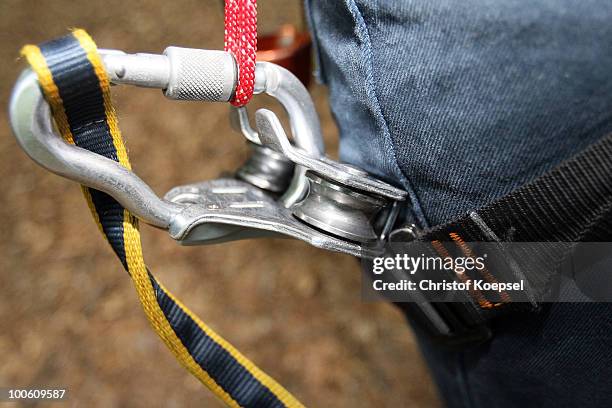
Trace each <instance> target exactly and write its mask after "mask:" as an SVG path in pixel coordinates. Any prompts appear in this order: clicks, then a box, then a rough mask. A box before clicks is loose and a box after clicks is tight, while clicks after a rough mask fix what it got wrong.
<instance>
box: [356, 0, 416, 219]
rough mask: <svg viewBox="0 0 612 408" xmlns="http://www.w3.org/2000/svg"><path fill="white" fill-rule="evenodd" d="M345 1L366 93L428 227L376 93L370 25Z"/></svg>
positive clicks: (399, 172) (394, 161)
mask: <svg viewBox="0 0 612 408" xmlns="http://www.w3.org/2000/svg"><path fill="white" fill-rule="evenodd" d="M345 2H346V5H347V7H348V10H349V12H350V13H351V15H352V16H353V19H354V21H355V28H356V30H355V33H356V35H357V38H358V40H359V41H360V42H361V46H360V47H359V48H360V49H362V47H363V51H362V55H363V57H364V61H365V66H366V70H365V71H366V73H365V74H366V75H365V80H366V82H367V84H366V86H365V87H364V88H365V90H366V93H370V94H371V100H372V101H373V108H374V110H375V112H374V114H375V117H376V119H377V120H378V121H380V125H381V128H382V130H383V137H384V140H385V147H389V148H390V151H391V154H392V156H393V158H392V165H393V167H394V171H395V172H396V174H397V175H399V177H400V182H401V184H402V185H403V186H404V188H406V190H407V192H408V196H409V198H410V201H411V204H412V213H413V215H414V217H415V218H416V220H417V222H418V223H419V224H420V226H421V227H423V228H426V227H428V222H427V219H426V218H425V214H424V213H423V210H422V208H421V204H420V201H419V199H418V197H417V195H416V193H415V191H414V189H413V188H412V184H411V183H410V181H409V180H408V177H407V176H406V174H404V172H403V171H402V169H401V168H400V166H399V164H398V161H397V153H396V149H395V144H394V143H393V139H392V138H391V132H390V130H389V125H388V123H387V119H386V118H385V116H384V114H383V111H382V108H381V106H380V102H379V100H378V95H377V93H376V85H375V81H374V69H373V66H372V44H371V42H370V35H369V32H368V27H367V25H366V23H365V20H364V18H363V15H362V14H361V11H360V10H359V7H358V6H357V3H356V2H355V0H345Z"/></svg>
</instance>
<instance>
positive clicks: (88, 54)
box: [22, 30, 302, 407]
mask: <svg viewBox="0 0 612 408" xmlns="http://www.w3.org/2000/svg"><path fill="white" fill-rule="evenodd" d="M22 54H23V55H24V56H25V57H26V58H27V60H28V62H29V63H30V65H31V67H32V69H33V70H34V71H35V72H36V74H37V76H38V80H39V83H40V86H41V89H42V91H43V94H44V96H45V98H46V100H47V102H48V103H49V105H50V107H51V111H52V114H53V118H54V119H55V122H56V125H57V128H58V129H59V131H60V133H61V135H62V137H63V138H64V139H65V140H66V141H67V142H68V143H71V144H75V145H76V146H78V147H81V148H84V149H87V150H90V151H92V152H95V153H98V154H100V155H102V156H105V157H107V158H109V159H112V160H115V161H117V162H119V163H120V164H121V165H123V166H124V167H126V168H128V169H131V165H130V162H129V159H128V155H127V152H126V149H125V145H124V143H123V139H122V136H121V132H120V130H119V126H118V121H117V116H116V114H115V111H114V108H113V106H112V103H111V99H110V83H109V80H108V78H107V76H106V72H105V70H104V66H103V64H102V60H101V58H100V56H99V55H98V53H97V49H96V45H95V43H94V42H93V40H92V39H91V37H90V36H89V35H88V34H87V33H86V32H85V31H83V30H75V31H74V32H72V33H71V34H70V35H67V36H65V37H62V38H59V39H56V40H52V41H49V42H45V43H42V44H40V45H38V46H36V45H27V46H25V47H24V48H23V49H22ZM83 193H84V195H85V198H86V200H87V203H88V205H89V208H90V210H91V213H92V215H93V217H94V219H95V220H96V222H97V224H98V227H99V228H100V230H101V231H102V233H103V234H104V235H105V237H106V239H107V240H108V242H109V244H110V245H111V247H112V249H113V251H114V252H115V253H116V254H117V256H118V257H119V260H120V261H121V263H122V264H123V266H124V268H125V269H126V271H127V272H128V274H129V275H130V277H131V278H132V280H133V282H134V285H135V288H136V293H137V294H138V298H139V299H140V302H141V304H142V307H143V309H144V311H145V314H146V316H147V318H148V320H149V322H150V323H151V325H152V326H153V328H154V329H155V331H156V332H157V334H158V335H159V336H160V337H161V339H162V340H163V341H164V343H165V344H166V346H167V347H168V348H169V349H170V350H171V351H172V353H173V354H174V355H175V357H176V358H177V359H178V360H179V361H180V362H181V364H182V365H183V366H184V367H185V368H187V370H189V371H190V372H191V373H192V374H193V375H194V376H195V377H196V378H198V380H200V381H201V382H202V383H203V384H204V385H206V386H207V387H208V388H209V389H210V390H211V391H213V393H214V394H215V395H216V396H217V397H218V398H219V399H221V400H222V401H223V402H224V403H226V404H227V405H228V406H234V407H237V406H243V407H301V406H302V404H301V403H300V402H299V401H298V400H297V399H295V397H293V396H292V395H291V394H290V393H289V392H288V391H286V390H285V389H284V388H283V387H282V386H281V385H280V384H278V383H277V382H276V381H275V380H274V379H272V378H271V377H269V376H268V375H266V374H265V373H264V372H263V371H261V370H260V369H259V368H257V367H256V366H255V365H254V364H253V363H252V362H251V361H250V360H248V359H247V358H246V357H245V356H243V355H242V354H240V352H238V350H236V348H234V347H233V346H232V345H231V344H229V343H228V342H227V341H226V340H224V339H223V338H222V337H221V336H219V335H218V334H217V333H215V332H214V331H213V330H212V329H211V328H210V327H208V326H207V325H206V324H204V323H203V322H202V321H201V320H200V319H199V318H198V317H197V316H196V315H195V314H193V313H192V312H191V311H190V310H189V309H188V308H186V307H185V306H184V305H183V304H182V303H181V302H180V301H179V300H178V299H176V298H175V297H174V296H173V295H172V294H171V293H170V292H168V291H167V290H166V289H165V288H164V287H163V285H162V284H161V283H160V282H159V281H158V280H157V279H156V278H155V277H154V276H153V275H152V274H151V273H150V272H149V271H148V269H147V267H146V265H145V262H144V258H143V254H142V245H141V242H140V233H139V230H138V220H137V219H136V218H135V217H134V216H133V215H132V214H130V212H129V211H128V210H126V209H125V208H123V207H122V206H121V205H120V204H119V203H118V202H117V201H115V200H114V199H113V198H112V197H110V196H109V195H107V194H105V193H103V192H100V191H97V190H94V189H90V188H87V187H83Z"/></svg>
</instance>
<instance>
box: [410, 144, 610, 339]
mask: <svg viewBox="0 0 612 408" xmlns="http://www.w3.org/2000/svg"><path fill="white" fill-rule="evenodd" d="M611 237H612V135H609V136H606V137H604V138H602V139H601V140H600V141H599V142H597V143H595V144H593V145H591V146H590V147H588V148H587V149H586V150H584V151H583V152H581V153H579V154H578V155H576V156H575V157H573V158H571V159H569V160H567V161H565V162H563V163H562V164H560V165H559V166H558V167H556V168H555V169H553V170H552V171H550V172H548V173H547V174H545V175H543V176H541V177H539V178H537V179H535V180H534V181H532V182H531V183H528V184H527V185H525V186H522V187H520V188H518V189H516V190H515V191H513V192H511V193H510V194H508V195H506V196H504V197H502V198H500V199H498V200H497V201H495V202H493V203H491V204H490V205H487V206H486V207H484V208H482V209H480V210H478V211H474V212H471V213H469V214H466V215H465V216H464V217H462V218H460V219H459V220H456V221H454V222H451V223H448V224H444V225H440V226H436V227H434V228H431V229H428V230H424V231H420V232H418V233H417V235H416V236H413V237H412V239H413V240H412V241H411V242H408V240H406V242H405V244H404V245H403V246H400V248H399V251H400V252H410V251H413V252H415V251H421V250H422V249H423V247H424V246H428V247H429V248H430V249H431V251H432V252H436V253H438V254H441V253H445V251H448V249H449V248H453V247H454V248H455V249H456V248H459V249H461V250H463V252H464V253H465V252H466V248H467V246H466V243H470V242H473V243H482V242H484V243H491V244H489V245H488V246H486V244H485V247H486V248H488V249H490V248H492V245H493V243H499V246H501V247H502V248H503V247H505V248H508V247H521V243H523V244H524V245H523V248H526V249H528V250H529V251H528V252H529V254H528V255H527V256H526V258H527V259H526V260H522V259H514V260H513V262H514V263H515V264H518V265H520V267H519V268H514V272H513V273H509V274H508V273H506V274H505V276H506V277H508V276H509V275H511V276H510V279H514V280H516V279H518V278H521V279H523V278H524V279H525V280H526V281H530V282H531V285H530V286H529V287H528V288H526V290H525V292H524V293H523V296H520V297H518V299H517V298H516V297H515V299H512V298H510V297H509V296H508V297H506V298H504V297H503V296H502V297H501V298H499V297H498V298H497V299H496V300H495V301H493V300H489V299H486V298H484V299H483V298H482V296H481V297H477V296H475V295H474V293H471V294H470V293H464V295H466V296H465V302H460V301H458V302H452V303H449V302H424V303H420V304H419V303H418V302H411V303H400V304H399V305H400V307H401V308H403V309H404V310H406V311H407V313H408V315H410V316H411V317H412V318H413V319H415V320H416V321H417V323H420V324H421V325H422V326H423V327H424V328H425V329H426V330H427V331H428V332H430V333H431V334H432V335H433V336H434V337H435V338H436V339H437V340H439V341H440V342H441V343H446V344H447V345H451V346H463V345H465V344H466V343H468V344H471V343H474V342H481V341H484V340H486V339H488V338H489V337H490V336H491V332H490V330H489V326H488V324H487V322H488V321H489V320H491V319H493V318H496V317H498V316H500V315H505V314H508V313H518V312H528V311H533V310H537V309H538V308H539V307H540V305H541V303H542V301H543V300H544V301H546V300H545V299H552V298H553V297H550V296H549V297H547V295H549V293H548V292H550V291H551V290H553V289H554V288H553V284H554V282H555V280H556V279H557V278H558V277H559V274H560V271H559V268H560V267H561V265H562V263H563V260H564V259H566V258H567V257H568V256H569V255H570V254H572V252H573V253H574V254H575V252H577V251H578V249H577V248H582V249H584V248H585V247H587V245H588V244H587V243H591V244H592V243H594V242H607V241H610V238H611ZM581 243H582V244H581ZM581 245H582V246H581ZM592 246H593V245H592ZM592 246H591V247H590V248H592ZM605 248H607V249H605V251H606V252H608V255H609V252H610V251H609V247H605ZM467 251H472V249H467ZM592 252H593V251H591V254H592ZM595 252H597V251H595ZM600 252H601V251H600ZM472 255H473V254H472ZM599 255H604V256H606V254H605V253H604V254H601V253H600V254H599ZM593 261H595V259H593ZM501 269H504V268H501ZM498 272H500V271H499V270H497V271H495V270H490V269H489V271H488V273H489V276H485V279H487V278H488V279H489V280H494V281H501V277H502V276H504V273H503V272H502V273H498ZM573 272H574V273H575V272H577V271H573ZM517 273H518V274H519V276H517ZM605 280H606V282H608V281H609V280H608V279H607V278H605Z"/></svg>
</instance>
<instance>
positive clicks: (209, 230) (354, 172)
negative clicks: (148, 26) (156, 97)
mask: <svg viewBox="0 0 612 408" xmlns="http://www.w3.org/2000/svg"><path fill="white" fill-rule="evenodd" d="M100 55H101V56H102V59H103V62H104V66H105V70H106V71H107V74H108V77H109V79H110V81H111V82H112V83H114V84H131V85H136V86H143V87H149V88H160V89H163V91H164V94H165V95H166V96H167V97H169V98H172V99H182V100H198V101H202V100H203V101H227V100H229V99H230V98H231V97H232V93H233V91H234V88H235V84H236V66H235V63H234V61H233V57H232V56H231V55H230V54H228V53H225V52H222V51H208V50H195V49H186V48H178V47H168V48H167V49H166V51H165V52H164V54H163V55H153V54H133V55H129V54H125V53H123V52H121V51H113V50H100ZM255 79H256V80H255V93H264V92H265V93H267V94H269V95H271V96H272V97H274V98H276V99H277V100H278V101H279V102H280V104H281V105H282V106H283V107H284V109H285V110H286V111H287V113H288V117H289V123H290V125H291V135H292V141H293V144H292V143H291V142H290V141H289V139H288V137H287V136H286V134H285V132H284V130H283V128H282V126H281V124H280V122H279V121H278V118H277V117H276V115H275V114H274V113H272V112H271V111H268V110H259V111H258V112H256V115H255V116H256V124H257V130H254V129H252V128H251V127H250V125H249V123H248V115H247V114H246V110H245V109H244V108H239V109H238V110H236V111H235V113H234V114H237V119H238V120H237V121H238V123H239V126H240V128H241V130H242V133H243V134H244V135H245V137H246V138H247V139H248V140H249V141H250V142H251V143H254V144H256V155H259V156H256V157H254V158H253V159H252V161H251V162H250V165H249V164H248V165H247V168H243V169H241V170H240V171H239V172H238V174H239V178H240V179H235V178H222V179H217V180H209V181H205V182H201V183H196V184H191V185H187V186H180V187H176V188H174V189H172V190H171V191H170V192H168V193H167V194H166V196H165V197H164V198H163V199H162V198H160V197H158V196H157V195H156V194H155V193H154V192H153V190H152V189H151V188H150V187H149V186H148V185H147V184H146V183H145V182H144V181H142V180H141V179H140V178H139V177H138V176H137V175H136V174H135V173H133V172H131V171H130V170H128V169H126V168H124V167H122V166H121V165H119V164H118V163H117V162H114V161H112V160H110V159H107V158H105V157H102V156H99V155H97V154H94V153H92V152H89V151H87V150H85V149H82V148H79V147H77V146H73V145H69V144H68V143H66V142H64V141H63V140H62V139H61V137H60V136H59V135H58V134H57V133H56V132H55V130H54V129H53V125H52V121H51V115H50V110H49V107H48V105H47V103H46V102H45V100H44V99H43V97H42V94H41V92H40V89H39V86H38V80H37V77H36V76H35V75H34V73H33V72H32V71H30V70H26V71H25V72H24V73H23V74H22V75H21V77H20V78H19V80H18V81H17V84H16V85H15V88H14V90H13V94H12V97H11V103H10V121H11V125H12V128H13V132H14V134H15V136H16V138H17V140H18V142H19V144H20V145H21V147H22V148H23V149H24V150H25V151H26V153H27V154H28V155H29V156H30V157H31V158H32V159H33V160H34V161H36V162H37V163H39V164H40V165H41V166H43V167H45V168H47V169H48V170H50V171H52V172H54V173H57V174H59V175H62V176H64V177H67V178H69V179H71V180H74V181H77V182H79V183H81V184H84V185H86V186H88V187H91V188H94V189H96V190H100V191H104V192H106V193H107V194H109V195H111V196H112V197H114V198H115V199H116V200H117V201H119V203H121V204H122V205H123V206H124V207H125V208H127V209H128V210H130V211H131V212H132V213H133V214H134V215H135V216H137V217H138V218H140V219H141V220H143V221H144V222H146V223H148V224H151V225H154V226H157V227H160V228H163V229H167V230H168V231H169V233H170V235H171V236H172V237H173V238H174V239H176V240H178V241H179V242H180V243H181V244H185V245H196V244H206V243H215V242H224V241H230V240H236V239H243V238H253V237H261V236H269V235H277V234H282V235H287V236H290V237H293V238H297V239H301V240H304V241H306V242H309V243H310V244H312V245H314V246H316V247H319V248H324V249H328V250H333V251H340V252H345V253H349V254H352V255H356V256H367V254H370V253H371V251H372V249H371V245H370V244H371V243H372V242H375V241H376V240H377V239H378V238H379V236H380V234H379V233H378V232H376V231H375V228H374V226H373V224H374V221H375V219H376V218H377V217H379V216H380V214H381V213H382V211H381V210H383V209H384V208H393V209H394V210H393V211H387V212H386V213H385V214H386V215H385V216H396V215H397V211H396V209H397V205H392V206H390V204H393V203H395V202H399V201H402V200H404V198H405V196H406V193H405V192H404V191H402V190H400V189H397V188H395V187H393V186H390V185H388V184H386V183H384V182H382V181H380V180H377V179H375V178H373V177H371V176H369V175H368V174H367V173H366V172H364V171H362V170H359V169H355V168H353V167H351V166H348V165H344V164H341V163H336V162H334V161H332V160H330V159H328V158H326V157H325V156H324V146H323V139H322V136H321V128H320V124H319V119H318V117H317V114H316V111H315V108H314V104H313V102H312V99H311V98H310V95H309V94H308V91H307V90H306V88H305V87H304V86H303V85H302V84H301V82H300V81H299V80H298V79H297V78H296V77H295V76H293V74H291V73H290V72H289V71H287V70H286V69H284V68H282V67H279V66H277V65H275V64H272V63H267V62H259V63H257V67H256V78H255ZM249 166H250V167H249ZM294 168H295V170H293V169H294ZM258 171H259V173H258ZM292 172H293V176H292V178H291V182H290V183H289V186H288V187H287V186H286V183H285V184H282V183H280V184H279V183H276V181H278V180H280V179H288V178H289V177H291V173H292ZM279 186H281V187H279ZM270 191H272V192H275V193H283V194H282V196H281V197H280V198H277V197H276V196H274V195H271V194H269V192H270ZM389 214H391V215H389ZM393 214H395V215H393Z"/></svg>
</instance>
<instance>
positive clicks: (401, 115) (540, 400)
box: [306, 0, 612, 407]
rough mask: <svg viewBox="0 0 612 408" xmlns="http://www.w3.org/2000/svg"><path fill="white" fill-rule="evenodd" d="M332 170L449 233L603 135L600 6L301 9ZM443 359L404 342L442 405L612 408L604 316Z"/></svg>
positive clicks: (549, 311)
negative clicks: (350, 166) (352, 170)
mask: <svg viewBox="0 0 612 408" xmlns="http://www.w3.org/2000/svg"><path fill="white" fill-rule="evenodd" d="M306 3H307V13H308V17H309V20H310V24H311V29H312V32H313V37H314V40H315V44H316V54H317V59H318V69H317V71H318V72H317V74H318V77H319V79H320V80H321V81H322V82H323V83H325V84H327V86H328V87H329V93H330V102H331V107H332V111H333V114H334V116H335V119H336V121H337V124H338V127H339V129H340V135H341V143H340V157H341V159H342V160H344V161H347V162H350V163H354V164H356V165H359V166H361V167H362V168H365V169H367V170H368V171H370V172H371V173H373V174H376V175H378V176H379V177H382V178H384V179H387V180H389V181H391V182H393V183H395V184H398V185H401V186H402V187H403V188H405V189H406V190H407V191H408V192H409V196H410V201H411V204H412V206H411V207H412V212H411V214H409V216H408V218H409V220H407V221H410V222H415V223H416V224H418V225H420V226H422V227H426V226H433V225H437V224H441V223H445V222H448V221H450V220H453V219H455V218H458V217H459V216H461V215H463V214H465V213H466V212H467V211H469V210H475V209H478V208H480V207H482V206H484V205H486V204H488V203H490V202H491V201H493V200H495V199H497V198H499V197H501V196H503V195H505V194H507V193H509V192H510V191H512V190H513V189H514V188H516V187H518V186H521V185H523V184H525V183H527V182H529V181H530V180H533V179H534V178H536V177H538V176H539V175H541V174H543V173H545V172H547V171H548V170H550V169H551V168H553V167H554V166H555V165H557V164H558V163H560V162H561V161H563V160H564V159H567V158H568V157H571V156H572V155H574V154H576V153H577V152H579V151H580V150H582V149H584V148H585V147H586V146H588V145H589V144H591V143H593V142H595V141H597V140H598V139H599V138H601V137H602V136H604V135H606V134H607V133H609V132H610V131H612V24H610V23H609V21H611V19H612V2H609V1H606V0H532V1H524V0H504V1H502V0H463V1H454V0H411V1H408V0H406V1H400V0H388V1H367V0H362V1H357V0H344V1H324V0H307V2H306ZM493 329H494V331H495V336H494V338H493V340H492V341H490V342H489V343H487V344H485V345H482V346H479V347H476V348H473V349H469V350H464V351H461V352H447V351H443V350H440V349H438V348H436V347H435V346H433V345H432V344H430V343H429V341H428V339H427V337H426V336H424V335H422V334H420V333H418V332H417V335H418V336H419V338H420V344H421V347H422V349H423V352H424V354H425V357H426V358H427V360H428V362H429V364H430V366H431V369H432V372H433V375H434V378H435V380H436V382H437V383H438V385H439V388H440V391H441V394H442V396H443V397H444V398H445V400H446V402H447V404H448V405H449V406H457V407H464V406H469V407H485V406H487V407H489V406H496V407H497V406H500V407H504V406H508V407H510V406H516V405H518V404H522V405H524V406H555V407H558V406H575V405H578V404H580V405H582V404H590V405H595V406H612V352H611V351H612V305H611V304H580V305H578V304H553V305H548V306H547V307H545V308H544V310H543V311H542V312H541V313H539V314H533V315H532V316H528V317H525V316H521V317H520V318H518V317H508V318H504V319H500V320H498V321H496V322H495V323H494V327H493Z"/></svg>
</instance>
